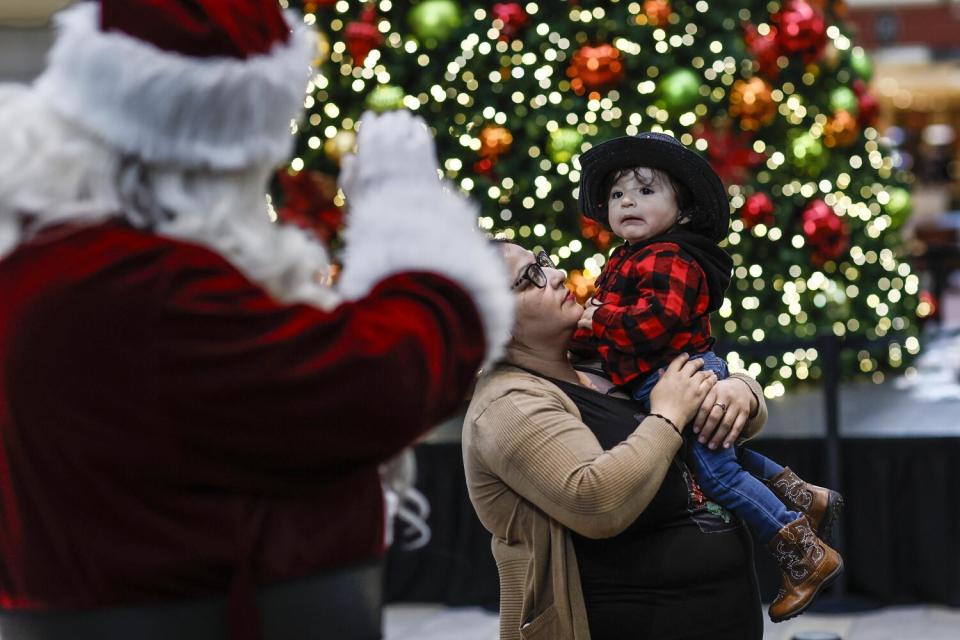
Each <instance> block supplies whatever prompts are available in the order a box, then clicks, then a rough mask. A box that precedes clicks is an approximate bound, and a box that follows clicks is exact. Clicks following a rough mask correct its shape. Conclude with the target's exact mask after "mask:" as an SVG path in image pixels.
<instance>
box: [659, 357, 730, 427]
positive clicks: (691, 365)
mask: <svg viewBox="0 0 960 640" xmlns="http://www.w3.org/2000/svg"><path fill="white" fill-rule="evenodd" d="M702 369H703V360H702V359H700V358H696V359H694V360H691V359H690V356H689V355H687V354H686V353H681V354H680V355H679V356H677V357H676V358H674V359H673V361H672V362H671V363H670V365H669V366H667V368H666V370H664V371H663V374H662V375H661V376H660V379H659V380H658V381H657V384H655V385H654V386H653V390H652V391H651V392H650V413H656V414H659V415H661V416H663V417H665V418H667V419H668V420H670V421H671V422H673V424H675V425H676V426H677V428H678V429H681V430H682V429H683V428H684V427H685V426H686V425H687V423H688V422H690V420H691V419H692V418H693V417H694V416H695V415H697V408H698V407H699V406H700V405H701V404H702V403H703V399H704V398H706V397H707V394H708V393H709V392H710V390H711V389H712V388H713V387H714V386H715V385H716V383H717V375H716V374H715V373H713V372H712V371H703V370H702Z"/></svg>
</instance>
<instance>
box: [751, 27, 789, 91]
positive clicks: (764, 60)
mask: <svg viewBox="0 0 960 640" xmlns="http://www.w3.org/2000/svg"><path fill="white" fill-rule="evenodd" d="M743 40H744V42H745V43H746V45H747V51H749V52H750V54H751V55H753V59H754V60H756V61H757V68H758V70H759V71H760V73H761V74H763V75H764V76H766V77H767V78H769V79H771V80H775V79H776V78H777V76H779V75H780V67H779V65H777V58H779V57H780V45H779V43H778V42H777V29H776V27H770V30H769V31H767V35H765V36H764V35H760V32H759V31H757V28H756V27H755V26H754V25H752V24H749V23H747V24H746V25H744V27H743Z"/></svg>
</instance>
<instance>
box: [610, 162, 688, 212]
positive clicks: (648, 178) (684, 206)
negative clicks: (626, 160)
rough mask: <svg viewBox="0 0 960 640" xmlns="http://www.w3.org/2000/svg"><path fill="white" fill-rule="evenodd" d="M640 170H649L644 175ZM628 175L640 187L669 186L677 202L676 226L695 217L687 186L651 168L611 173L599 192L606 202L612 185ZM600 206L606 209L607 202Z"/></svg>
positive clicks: (661, 171)
mask: <svg viewBox="0 0 960 640" xmlns="http://www.w3.org/2000/svg"><path fill="white" fill-rule="evenodd" d="M641 169H647V170H649V172H650V174H649V175H644V173H642V172H641ZM630 173H632V174H633V176H634V177H635V178H636V179H637V181H639V182H640V185H641V186H644V187H652V186H654V185H655V184H656V183H657V182H658V181H659V182H661V183H663V184H669V185H670V188H671V189H672V190H673V195H674V197H675V198H676V200H677V211H678V215H677V224H686V223H688V222H690V221H691V220H693V219H694V217H696V214H697V205H696V202H695V201H694V199H693V193H691V192H690V189H689V188H688V187H687V185H685V184H683V183H682V182H680V181H679V180H677V179H676V178H674V177H673V176H672V175H670V174H669V173H667V172H666V171H664V170H663V169H655V168H653V167H630V168H628V169H619V170H617V171H611V172H610V173H609V174H608V175H607V177H606V178H604V181H603V191H602V192H601V193H604V194H606V200H609V199H610V191H611V189H613V185H614V183H615V182H616V181H617V180H619V179H620V178H622V177H623V176H625V175H628V174H630ZM601 206H602V208H603V209H606V208H607V201H604V202H603V203H601Z"/></svg>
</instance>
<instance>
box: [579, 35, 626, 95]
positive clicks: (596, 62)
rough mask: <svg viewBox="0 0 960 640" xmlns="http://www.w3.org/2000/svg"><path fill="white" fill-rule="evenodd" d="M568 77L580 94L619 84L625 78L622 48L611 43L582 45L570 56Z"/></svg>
mask: <svg viewBox="0 0 960 640" xmlns="http://www.w3.org/2000/svg"><path fill="white" fill-rule="evenodd" d="M567 77H568V78H570V87H571V88H572V89H573V90H574V92H575V93H576V94H577V95H579V96H582V95H583V94H584V93H586V92H587V91H600V90H602V89H609V88H612V87H615V86H617V85H618V84H620V81H621V80H623V63H622V62H621V61H620V50H619V49H617V48H616V47H614V46H613V45H610V44H601V45H599V46H596V47H591V46H589V45H584V46H582V47H580V48H579V49H577V50H576V51H575V52H574V53H573V56H571V58H570V66H569V67H567Z"/></svg>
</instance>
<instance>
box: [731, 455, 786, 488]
mask: <svg viewBox="0 0 960 640" xmlns="http://www.w3.org/2000/svg"><path fill="white" fill-rule="evenodd" d="M737 458H738V459H739V460H740V466H741V467H743V468H744V469H746V470H747V471H749V472H750V473H752V474H753V475H754V476H755V477H757V478H760V479H761V480H763V481H764V482H768V481H769V480H770V479H771V478H774V477H776V476H778V475H780V474H781V473H783V467H781V466H780V465H779V464H777V463H776V462H774V461H773V460H771V459H770V458H768V457H766V456H764V455H761V454H759V453H757V452H756V451H751V450H750V449H747V448H746V447H740V448H739V449H737Z"/></svg>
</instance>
